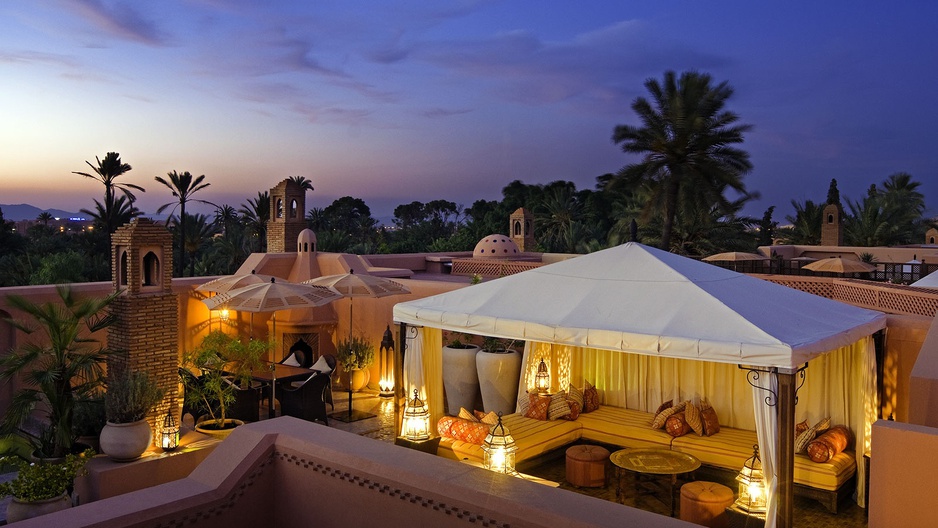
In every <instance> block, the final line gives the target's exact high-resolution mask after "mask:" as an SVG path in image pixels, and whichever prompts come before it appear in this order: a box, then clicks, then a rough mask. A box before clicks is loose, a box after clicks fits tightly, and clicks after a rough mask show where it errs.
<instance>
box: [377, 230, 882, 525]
mask: <svg viewBox="0 0 938 528" xmlns="http://www.w3.org/2000/svg"><path fill="white" fill-rule="evenodd" d="M394 320H395V321H397V322H400V323H405V324H408V325H414V326H420V327H429V328H437V329H442V330H451V331H459V332H469V333H474V334H482V335H488V336H495V337H501V338H509V339H518V340H524V341H537V342H546V343H553V344H561V345H571V346H577V347H587V348H593V349H605V350H615V351H622V352H629V353H634V354H645V355H652V356H659V357H663V358H682V359H693V360H699V361H709V362H718V363H732V364H741V365H747V366H751V367H755V368H761V369H767V370H769V371H771V372H773V373H775V374H776V375H775V376H763V379H766V380H768V381H767V383H768V384H770V385H772V386H774V385H775V384H776V383H778V385H779V387H780V388H779V389H778V402H779V407H778V417H776V410H775V409H774V408H772V409H771V410H766V409H761V408H757V409H756V415H757V416H756V420H755V422H756V430H757V434H758V436H759V442H760V445H762V446H763V449H762V451H763V455H764V458H766V459H768V460H767V461H766V464H767V466H769V467H772V466H775V467H777V468H778V477H779V478H778V480H777V482H778V484H779V485H780V486H781V487H780V488H779V496H780V502H779V505H780V508H779V510H778V519H779V524H780V525H783V526H786V525H788V524H789V523H790V518H791V504H790V499H791V492H792V488H791V485H792V483H791V471H792V466H791V464H792V460H791V456H785V457H783V458H781V459H778V458H776V456H777V453H779V450H781V449H788V447H786V444H788V445H790V444H791V443H792V442H793V437H794V435H793V433H791V431H790V430H787V429H789V428H793V424H794V420H793V414H794V390H795V388H794V382H793V379H794V375H795V372H796V371H797V370H798V369H799V368H800V367H802V366H803V365H804V364H805V363H806V362H808V361H809V360H811V359H812V358H815V357H818V356H820V355H822V354H824V353H826V352H828V351H831V350H834V349H837V348H839V347H846V346H849V345H853V344H855V343H856V342H857V341H859V340H861V339H864V338H868V337H869V336H870V335H871V334H873V333H875V332H876V331H878V330H881V329H882V328H884V327H885V321H886V319H885V316H883V314H881V313H879V312H874V311H870V310H865V309H861V308H857V307H853V306H849V305H846V304H842V303H839V302H836V301H832V300H829V299H824V298H821V297H817V296H814V295H811V294H807V293H804V292H800V291H797V290H793V289H790V288H787V287H784V286H779V285H776V284H773V283H770V282H767V281H763V280H760V279H757V278H753V277H749V276H746V275H742V274H739V273H736V272H732V271H729V270H725V269H722V268H719V267H716V266H712V265H710V264H705V263H701V262H697V261H695V260H692V259H688V258H685V257H681V256H678V255H674V254H670V253H667V252H664V251H660V250H657V249H653V248H649V247H647V246H643V245H641V244H637V243H632V242H630V243H628V244H624V245H622V246H618V247H614V248H610V249H607V250H604V251H599V252H596V253H592V254H589V255H584V256H581V257H577V258H575V259H570V260H566V261H562V262H558V263H555V264H551V265H547V266H543V267H540V268H537V269H533V270H529V271H525V272H523V273H519V274H517V275H512V276H509V277H505V278H502V279H498V280H494V281H490V282H486V283H483V284H479V285H475V286H472V287H468V288H463V289H460V290H456V291H452V292H448V293H444V294H440V295H436V296H432V297H426V298H423V299H418V300H415V301H410V302H406V303H400V304H397V305H396V306H395V307H394ZM868 341H869V342H870V343H869V349H870V350H869V357H871V358H872V357H873V356H872V340H868ZM873 362H874V364H873V365H871V366H870V368H869V370H870V371H871V372H872V376H873V380H874V382H873V386H874V387H875V360H873ZM763 388H767V387H763ZM753 391H754V398H755V399H756V400H755V401H762V399H763V398H764V394H760V391H759V390H758V389H755V388H754V389H753ZM788 393H790V394H788ZM757 394H758V395H757ZM762 407H764V406H762ZM779 418H781V421H779ZM786 430H787V431H786ZM858 434H859V433H858ZM786 435H788V436H790V437H791V438H790V439H786V437H785V436H786ZM779 440H781V442H779ZM773 455H776V456H773ZM778 462H782V464H781V465H780V466H779V465H778ZM786 465H787V466H788V467H787V468H786V467H784V466H786ZM768 473H772V472H771V471H769V472H768ZM767 478H768V477H767ZM775 482H776V481H774V480H773V479H769V483H768V484H769V489H770V491H771V490H773V489H774V488H773V486H774V485H775ZM772 503H774V501H772ZM772 503H770V507H772V505H774V504H772ZM786 510H787V511H786ZM770 511H771V510H770ZM770 519H772V520H775V519H774V517H773V516H771V515H770ZM769 524H773V523H772V521H770V522H769Z"/></svg>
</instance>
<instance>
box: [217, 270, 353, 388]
mask: <svg viewBox="0 0 938 528" xmlns="http://www.w3.org/2000/svg"><path fill="white" fill-rule="evenodd" d="M341 298H342V295H341V294H340V293H338V292H336V291H335V290H331V289H329V288H325V287H322V286H313V285H309V284H297V283H295V282H289V281H281V282H277V279H276V278H275V277H271V278H270V281H269V282H261V283H257V284H251V285H249V286H244V287H242V288H237V289H234V290H231V291H228V292H225V293H221V294H218V295H215V296H214V297H209V298H208V299H202V302H203V303H205V305H206V306H208V309H209V310H214V309H215V308H217V307H220V306H226V307H228V308H229V309H232V310H240V311H243V312H251V313H252V314H253V313H265V312H273V316H272V317H271V320H272V321H273V335H274V338H275V339H276V336H277V312H278V311H279V310H289V309H292V308H311V307H314V306H322V305H325V304H329V303H331V302H332V301H334V300H336V299H341ZM252 328H253V327H252ZM274 368H276V366H275V367H274ZM276 386H277V383H276V376H275V377H274V383H273V384H272V385H271V388H270V389H271V396H270V397H271V398H275V397H276V394H275V391H276V390H277V388H276ZM271 402H273V400H271Z"/></svg>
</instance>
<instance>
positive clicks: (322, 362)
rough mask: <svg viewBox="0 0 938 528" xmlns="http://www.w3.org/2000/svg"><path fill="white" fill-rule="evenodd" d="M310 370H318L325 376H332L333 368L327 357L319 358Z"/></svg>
mask: <svg viewBox="0 0 938 528" xmlns="http://www.w3.org/2000/svg"><path fill="white" fill-rule="evenodd" d="M309 368H310V370H318V371H319V372H322V373H323V374H332V367H330V366H329V362H328V361H326V356H319V359H317V360H316V362H315V363H313V366H312V367H309Z"/></svg>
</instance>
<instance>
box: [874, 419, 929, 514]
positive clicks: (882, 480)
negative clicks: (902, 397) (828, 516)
mask: <svg viewBox="0 0 938 528" xmlns="http://www.w3.org/2000/svg"><path fill="white" fill-rule="evenodd" d="M871 452H872V457H871V459H870V502H869V528H894V527H898V526H901V527H903V528H918V527H922V528H926V527H929V528H930V527H933V526H935V514H934V511H933V510H932V509H931V506H932V504H933V502H932V501H934V500H935V499H934V496H935V489H936V488H938V457H935V456H932V454H933V453H936V452H938V429H935V428H931V427H924V426H920V425H912V424H904V423H900V422H890V421H884V420H880V421H878V422H876V423H875V424H873V444H872V448H871Z"/></svg>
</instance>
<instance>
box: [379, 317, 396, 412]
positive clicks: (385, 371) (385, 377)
mask: <svg viewBox="0 0 938 528" xmlns="http://www.w3.org/2000/svg"><path fill="white" fill-rule="evenodd" d="M380 352H381V354H380V356H381V379H380V380H378V388H379V389H381V392H380V395H381V397H382V398H390V397H391V396H394V336H393V335H392V334H391V325H388V327H387V329H386V330H385V331H384V337H383V338H382V339H381V349H380Z"/></svg>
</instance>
